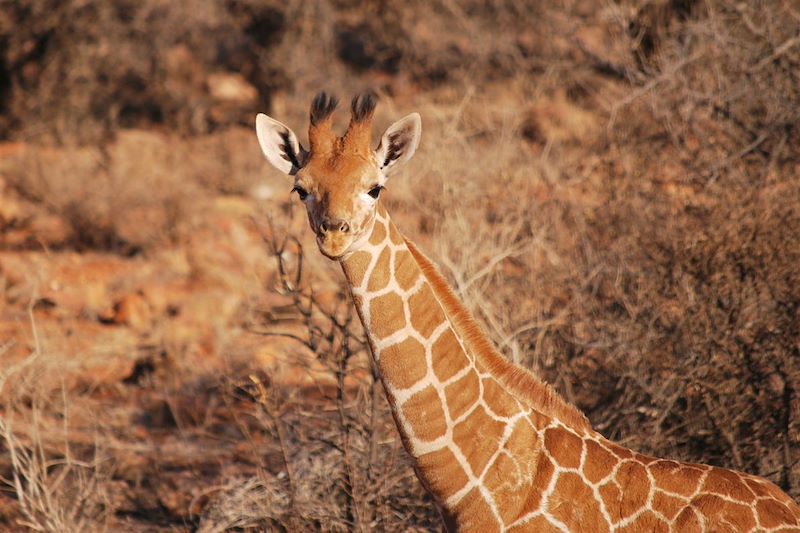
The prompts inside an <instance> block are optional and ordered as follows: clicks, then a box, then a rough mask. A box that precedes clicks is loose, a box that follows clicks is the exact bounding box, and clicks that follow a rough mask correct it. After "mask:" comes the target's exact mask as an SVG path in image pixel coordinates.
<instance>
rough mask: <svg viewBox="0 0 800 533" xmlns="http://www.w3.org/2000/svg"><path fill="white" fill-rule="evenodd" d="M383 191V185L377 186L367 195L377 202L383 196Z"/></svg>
mask: <svg viewBox="0 0 800 533" xmlns="http://www.w3.org/2000/svg"><path fill="white" fill-rule="evenodd" d="M382 190H383V185H376V186H374V187H373V188H371V189H370V190H369V192H368V193H367V194H369V195H370V196H372V197H373V198H375V199H376V200H377V199H378V196H380V195H381V191H382Z"/></svg>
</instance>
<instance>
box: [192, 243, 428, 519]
mask: <svg viewBox="0 0 800 533" xmlns="http://www.w3.org/2000/svg"><path fill="white" fill-rule="evenodd" d="M268 233H269V234H270V237H269V239H268V245H269V246H270V249H271V251H272V253H273V255H274V257H275V258H276V261H277V264H278V270H277V274H276V276H275V279H274V280H273V281H272V283H273V285H272V286H271V287H270V290H273V291H277V292H278V293H279V294H281V295H282V296H283V297H284V298H285V299H286V300H287V301H288V302H289V305H287V306H286V309H284V311H283V313H282V318H281V319H280V320H275V319H274V310H272V309H262V308H259V307H258V306H255V307H254V308H253V309H252V321H253V322H252V323H251V324H250V326H249V327H250V329H251V330H252V331H254V332H258V333H261V334H263V335H264V342H265V343H269V342H270V340H271V339H274V338H277V337H282V338H291V339H292V340H294V341H295V342H296V343H297V344H298V345H299V346H302V347H304V348H305V349H306V350H307V351H309V352H310V353H314V354H316V358H317V359H316V361H315V362H314V363H313V364H314V366H316V367H317V371H316V374H317V375H319V373H320V372H321V371H322V372H324V373H326V377H325V378H324V379H322V380H320V381H318V382H316V383H311V384H305V385H300V386H298V387H297V388H294V387H288V386H286V385H285V384H284V385H283V386H280V385H278V384H275V383H274V382H273V381H272V379H271V377H270V376H269V375H267V376H263V375H261V374H260V373H253V374H250V375H249V376H248V377H247V378H246V379H240V380H234V381H232V382H231V383H230V385H231V386H230V387H228V390H229V400H230V402H231V406H232V407H233V408H234V409H235V412H236V415H235V417H234V419H235V421H236V425H237V427H238V428H239V430H240V431H241V433H242V435H245V436H246V438H247V441H248V442H249V444H250V445H251V447H252V450H253V452H254V455H255V461H256V463H257V464H258V465H259V469H258V472H257V473H256V475H255V477H252V478H241V479H239V480H237V481H235V482H228V483H226V484H225V485H224V486H221V487H218V488H215V489H214V491H213V494H209V495H208V500H209V501H208V503H207V504H206V505H205V506H204V509H203V511H202V514H201V516H200V517H199V530H200V531H207V532H211V531H225V530H226V529H227V528H231V527H255V528H278V529H280V530H286V531H306V530H322V531H372V530H385V531H395V530H400V529H402V530H404V531H424V530H428V529H429V528H430V527H432V526H433V524H435V521H436V515H435V511H434V510H433V508H432V503H431V502H430V501H429V499H428V498H427V497H426V496H425V495H424V492H423V490H422V488H421V487H420V486H419V484H418V483H417V482H416V480H415V478H414V475H413V472H412V470H411V467H410V464H409V462H408V458H407V456H406V454H405V452H404V451H403V449H402V446H401V444H400V442H399V439H398V438H397V435H396V429H395V427H394V423H393V421H392V418H391V415H390V412H389V409H388V405H387V404H386V402H385V400H384V398H383V389H382V387H381V385H380V382H379V381H378V380H377V378H376V376H375V374H374V373H373V371H372V369H371V367H370V364H369V361H368V359H367V356H366V347H365V342H364V339H363V337H362V336H361V334H360V331H358V329H360V328H357V319H356V315H355V313H354V311H353V309H352V306H351V305H350V302H349V301H348V300H346V299H345V298H344V296H343V295H342V296H339V297H336V298H334V299H333V300H332V301H331V300H326V301H324V302H323V298H322V297H321V296H318V295H317V293H316V292H315V291H314V290H313V286H312V285H311V284H310V283H311V282H310V281H309V278H308V277H307V274H304V271H303V265H304V262H305V261H304V255H303V250H302V247H300V246H299V243H298V242H297V241H296V240H295V239H293V238H290V237H279V236H277V235H276V233H274V232H273V231H269V232H268ZM278 233H279V234H283V235H285V234H284V233H283V231H282V230H281V231H279V232H278ZM265 318H266V319H267V320H265ZM297 363H300V361H297V362H292V363H290V364H297ZM309 370H310V369H309ZM273 385H274V386H273ZM263 443H266V445H265V444H263Z"/></svg>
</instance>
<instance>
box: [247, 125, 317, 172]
mask: <svg viewBox="0 0 800 533" xmlns="http://www.w3.org/2000/svg"><path fill="white" fill-rule="evenodd" d="M256 136H257V137H258V144H259V146H261V151H262V152H263V153H264V157H266V158H267V161H269V162H270V163H272V166H274V167H275V168H277V169H278V170H280V171H281V172H283V173H284V174H289V175H290V176H293V175H294V174H297V171H298V170H300V169H301V168H302V167H303V165H304V164H305V159H306V156H307V152H306V151H305V150H303V147H302V146H300V143H299V142H297V136H296V135H295V134H294V132H293V131H292V130H291V129H289V127H288V126H286V125H285V124H283V123H282V122H278V121H277V120H275V119H274V118H270V117H268V116H267V115H265V114H264V113H259V114H258V115H257V116H256Z"/></svg>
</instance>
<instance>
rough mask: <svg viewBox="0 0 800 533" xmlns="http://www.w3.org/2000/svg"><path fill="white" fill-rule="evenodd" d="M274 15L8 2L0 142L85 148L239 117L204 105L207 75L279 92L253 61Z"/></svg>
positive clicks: (271, 30) (213, 102)
mask: <svg viewBox="0 0 800 533" xmlns="http://www.w3.org/2000/svg"><path fill="white" fill-rule="evenodd" d="M284 9H285V8H284V7H281V6H280V5H278V4H277V3H276V4H273V3H269V2H267V3H264V2H244V3H241V2H230V3H226V2H205V1H196V2H181V3H174V2H168V1H164V0H148V1H146V2H127V1H125V2H115V3H109V2H85V1H82V0H76V1H69V2H60V1H33V2H13V3H11V4H9V5H8V6H5V9H3V12H2V14H0V57H1V58H2V59H1V60H0V67H1V68H2V75H1V76H0V79H2V80H3V82H2V84H3V86H2V89H0V91H2V94H4V95H5V96H6V98H4V99H3V102H4V108H3V109H2V110H0V111H1V112H2V117H3V120H2V122H1V123H0V135H2V136H3V137H6V136H8V135H9V134H10V133H11V132H14V133H16V134H17V136H20V135H21V136H24V137H28V138H31V137H33V138H45V139H55V140H57V141H60V142H68V143H69V142H75V141H79V142H96V141H98V140H102V139H104V138H106V137H107V136H108V135H109V134H110V133H113V132H114V131H116V130H117V129H118V128H119V127H136V126H145V125H153V124H167V125H169V126H170V127H171V128H172V129H174V130H176V131H179V132H182V133H203V132H206V131H209V130H210V129H213V128H215V127H217V126H218V125H219V124H220V123H226V124H228V123H231V122H237V121H240V120H247V122H249V119H250V114H251V113H250V111H249V109H247V111H246V112H244V114H242V113H243V109H242V108H241V107H239V108H238V110H234V112H233V113H232V114H231V113H230V112H229V111H227V110H226V109H225V106H224V105H221V102H220V101H219V99H215V98H214V94H213V90H212V89H213V87H212V81H213V80H212V79H211V78H210V76H211V75H213V74H216V73H229V74H230V73H238V74H241V75H242V76H243V77H244V78H245V79H246V80H247V81H249V83H250V84H252V85H253V86H255V87H257V89H256V90H257V91H258V95H257V99H256V101H247V102H245V107H246V108H250V107H251V106H254V105H256V104H260V105H261V106H266V104H267V102H268V95H269V94H270V92H271V91H272V90H274V89H275V87H276V86H280V85H281V84H282V82H281V77H280V76H276V75H275V70H274V69H272V68H271V67H270V66H269V63H268V62H267V61H264V60H268V59H269V57H268V54H266V53H264V52H263V49H264V48H265V47H269V46H270V45H271V44H273V43H274V42H275V41H276V39H278V37H279V36H280V35H281V33H280V31H281V24H282V21H283V16H282V12H283V10H284Z"/></svg>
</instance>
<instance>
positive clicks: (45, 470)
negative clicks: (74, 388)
mask: <svg viewBox="0 0 800 533" xmlns="http://www.w3.org/2000/svg"><path fill="white" fill-rule="evenodd" d="M34 327H35V326H34ZM0 356H2V349H0ZM62 361H63V359H59V358H58V357H57V356H55V355H54V354H45V353H44V352H42V351H41V349H38V348H37V350H36V351H35V352H34V353H32V354H31V355H30V356H29V357H28V358H26V359H25V360H23V361H20V362H18V363H16V364H13V365H6V366H5V367H4V368H3V369H2V371H0V399H1V400H0V451H2V452H3V453H2V455H0V486H2V487H3V489H2V490H3V492H5V493H7V494H10V495H11V497H12V498H13V499H14V500H16V505H15V506H14V507H13V508H12V513H11V514H10V515H6V513H3V514H4V515H5V516H2V517H0V523H3V522H5V523H7V524H12V523H13V524H15V525H16V526H17V527H24V528H26V529H28V530H31V531H44V532H56V531H65V532H75V533H78V532H82V531H89V530H91V531H105V530H106V529H107V527H108V524H109V519H110V517H111V516H112V515H113V508H112V505H111V502H110V499H109V493H108V486H107V483H108V482H109V480H110V473H111V471H110V470H111V469H110V464H109V463H108V461H107V460H106V459H105V458H104V455H103V452H102V450H101V447H100V446H99V443H98V441H97V440H94V441H93V440H92V438H91V436H89V435H84V436H88V437H89V438H88V439H76V435H75V433H74V427H73V422H72V414H73V413H72V407H73V406H72V404H71V393H70V392H69V391H68V390H67V389H66V388H65V386H64V384H63V382H62V383H61V386H58V382H59V376H60V374H61V372H62V368H61V366H63V365H62ZM61 377H62V378H63V375H62V376H61ZM84 415H85V413H84ZM76 440H77V441H78V442H76Z"/></svg>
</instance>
